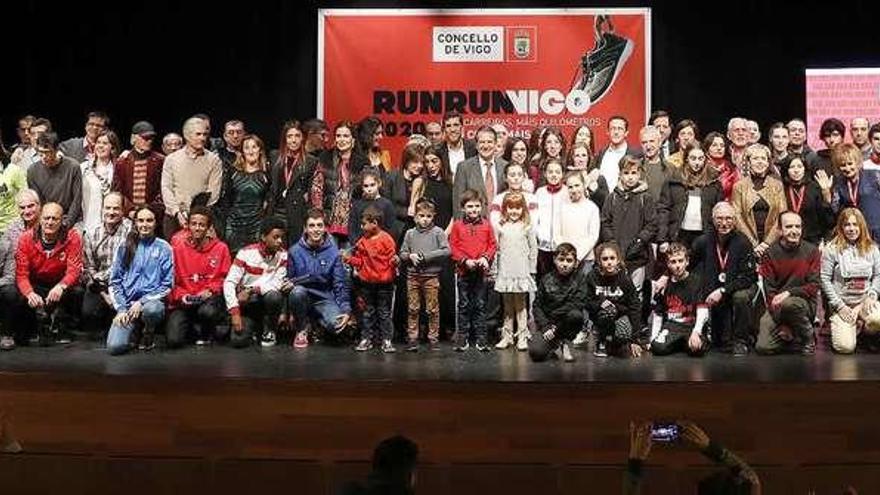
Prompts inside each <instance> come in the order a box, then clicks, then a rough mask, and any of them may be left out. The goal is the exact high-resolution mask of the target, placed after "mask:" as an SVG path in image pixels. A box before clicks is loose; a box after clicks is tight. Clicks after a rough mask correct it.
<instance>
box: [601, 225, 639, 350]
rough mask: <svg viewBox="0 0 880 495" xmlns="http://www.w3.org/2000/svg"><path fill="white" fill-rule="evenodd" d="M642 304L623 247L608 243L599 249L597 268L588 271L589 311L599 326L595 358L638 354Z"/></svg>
mask: <svg viewBox="0 0 880 495" xmlns="http://www.w3.org/2000/svg"><path fill="white" fill-rule="evenodd" d="M640 311H641V305H640V303H639V296H638V294H637V290H636V287H635V286H634V285H633V283H632V281H631V280H630V278H629V275H627V273H626V268H624V266H623V261H622V260H621V259H620V248H619V247H617V244H616V243H614V242H606V243H604V244H601V245H599V247H598V248H596V268H595V269H594V270H593V271H591V272H590V273H589V274H587V313H588V314H589V316H590V320H591V321H592V322H593V324H594V325H595V329H596V334H597V338H596V346H595V348H594V350H593V354H594V355H595V356H596V357H607V356H608V353H609V352H610V353H613V354H619V355H630V356H632V357H639V356H641V355H642V348H641V346H639V345H638V343H637V342H636V340H637V339H636V338H635V334H636V332H637V331H638V330H640V329H641V327H640V326H639V321H640V320H641V317H640Z"/></svg>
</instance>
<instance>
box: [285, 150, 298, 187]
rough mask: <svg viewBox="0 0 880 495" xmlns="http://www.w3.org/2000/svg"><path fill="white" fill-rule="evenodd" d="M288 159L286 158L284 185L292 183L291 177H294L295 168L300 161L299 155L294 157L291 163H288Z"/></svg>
mask: <svg viewBox="0 0 880 495" xmlns="http://www.w3.org/2000/svg"><path fill="white" fill-rule="evenodd" d="M287 162H288V160H285V163H284V185H285V186H287V185H288V184H290V178H291V177H293V169H294V168H296V164H297V162H299V157H293V160H292V161H291V163H290V164H288V163H287Z"/></svg>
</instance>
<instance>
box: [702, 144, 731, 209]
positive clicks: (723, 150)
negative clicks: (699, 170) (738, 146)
mask: <svg viewBox="0 0 880 495" xmlns="http://www.w3.org/2000/svg"><path fill="white" fill-rule="evenodd" d="M703 151H705V152H706V164H707V165H708V166H709V167H710V168H712V169H713V170H715V173H716V174H718V181H719V182H720V183H721V192H722V193H723V194H724V201H730V194H731V193H732V192H733V185H734V184H736V181H738V180H739V170H738V169H737V168H736V165H734V164H733V162H732V161H731V160H730V148H729V147H728V146H727V138H725V137H724V135H723V134H721V133H720V132H715V131H712V132H710V133H709V134H706V138H705V139H703Z"/></svg>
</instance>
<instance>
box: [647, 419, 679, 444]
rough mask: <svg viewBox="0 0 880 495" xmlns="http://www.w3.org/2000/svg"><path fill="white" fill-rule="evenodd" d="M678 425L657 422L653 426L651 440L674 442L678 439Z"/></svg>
mask: <svg viewBox="0 0 880 495" xmlns="http://www.w3.org/2000/svg"><path fill="white" fill-rule="evenodd" d="M678 430H679V428H678V425H677V424H675V423H655V424H654V425H653V426H651V440H653V441H655V442H665V443H672V442H677V441H678V433H679V432H678Z"/></svg>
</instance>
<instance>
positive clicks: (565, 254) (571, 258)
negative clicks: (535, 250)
mask: <svg viewBox="0 0 880 495" xmlns="http://www.w3.org/2000/svg"><path fill="white" fill-rule="evenodd" d="M553 268H554V269H553V271H551V272H550V273H548V274H546V275H544V277H543V278H541V283H540V284H538V294H537V296H536V298H535V305H534V312H535V325H536V327H537V329H538V333H537V334H536V335H533V336H532V339H531V340H530V341H529V357H531V358H532V360H533V361H543V360H545V359H547V357H548V356H549V355H550V352H551V351H553V350H554V349H556V350H559V351H561V352H560V354H561V355H562V359H563V360H565V361H566V362H571V361H574V356H573V355H572V354H571V340H572V339H573V338H574V336H575V335H576V334H577V333H578V331H579V330H580V329H581V328H582V327H583V326H584V301H585V300H586V298H587V290H586V287H587V285H586V283H585V280H584V275H583V274H582V273H581V271H580V270H578V258H577V249H575V247H574V246H572V245H571V244H569V243H567V242H563V243H562V244H560V245H559V246H557V247H556V251H555V253H554V256H553Z"/></svg>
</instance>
